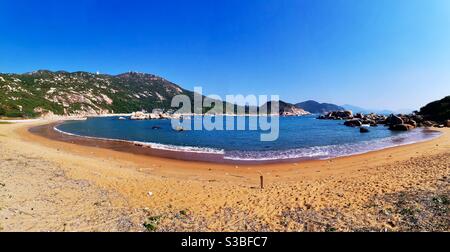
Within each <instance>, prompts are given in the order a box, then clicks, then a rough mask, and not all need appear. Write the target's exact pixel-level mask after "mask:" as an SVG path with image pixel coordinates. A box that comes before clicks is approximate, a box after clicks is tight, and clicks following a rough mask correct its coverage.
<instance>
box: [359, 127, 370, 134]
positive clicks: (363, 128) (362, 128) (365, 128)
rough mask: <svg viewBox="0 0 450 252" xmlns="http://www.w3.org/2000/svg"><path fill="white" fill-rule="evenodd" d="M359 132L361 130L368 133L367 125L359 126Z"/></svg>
mask: <svg viewBox="0 0 450 252" xmlns="http://www.w3.org/2000/svg"><path fill="white" fill-rule="evenodd" d="M359 132H361V133H369V132H370V130H369V129H368V128H367V127H361V128H359Z"/></svg>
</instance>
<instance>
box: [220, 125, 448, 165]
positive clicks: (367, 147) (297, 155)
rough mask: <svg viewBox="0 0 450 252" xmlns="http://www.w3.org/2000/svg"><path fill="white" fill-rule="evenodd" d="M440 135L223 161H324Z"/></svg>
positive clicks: (240, 155) (244, 154) (247, 154)
mask: <svg viewBox="0 0 450 252" xmlns="http://www.w3.org/2000/svg"><path fill="white" fill-rule="evenodd" d="M440 135H441V133H439V132H428V133H427V134H424V132H423V130H415V131H412V132H410V133H408V135H399V136H392V137H387V138H382V139H376V140H370V141H363V142H359V143H347V144H338V145H326V146H314V147H304V148H297V149H289V150H275V151H229V152H228V151H227V152H226V153H225V156H224V159H226V160H234V161H274V160H294V159H296V160H300V159H304V160H311V159H316V160H326V159H331V158H337V157H345V156H351V155H358V154H364V153H368V152H371V151H376V150H382V149H386V148H391V147H396V146H403V145H408V144H413V143H418V142H423V141H427V140H431V139H433V138H436V137H438V136H440Z"/></svg>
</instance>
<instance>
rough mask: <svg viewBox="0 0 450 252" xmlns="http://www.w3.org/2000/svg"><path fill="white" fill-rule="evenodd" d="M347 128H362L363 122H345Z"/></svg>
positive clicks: (357, 120)
mask: <svg viewBox="0 0 450 252" xmlns="http://www.w3.org/2000/svg"><path fill="white" fill-rule="evenodd" d="M344 125H345V126H348V127H361V126H362V122H361V121H360V120H359V119H352V120H348V121H345V122H344Z"/></svg>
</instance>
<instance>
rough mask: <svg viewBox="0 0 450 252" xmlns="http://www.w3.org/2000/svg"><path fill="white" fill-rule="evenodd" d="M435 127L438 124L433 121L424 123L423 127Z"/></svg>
mask: <svg viewBox="0 0 450 252" xmlns="http://www.w3.org/2000/svg"><path fill="white" fill-rule="evenodd" d="M434 125H436V123H435V122H432V121H424V122H423V126H425V127H433V126H434Z"/></svg>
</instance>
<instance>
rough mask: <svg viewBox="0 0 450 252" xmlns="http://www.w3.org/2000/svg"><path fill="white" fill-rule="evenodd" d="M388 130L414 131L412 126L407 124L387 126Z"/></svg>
mask: <svg viewBox="0 0 450 252" xmlns="http://www.w3.org/2000/svg"><path fill="white" fill-rule="evenodd" d="M389 129H390V130H392V131H408V130H411V129H414V126H412V125H409V124H393V125H390V126H389Z"/></svg>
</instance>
